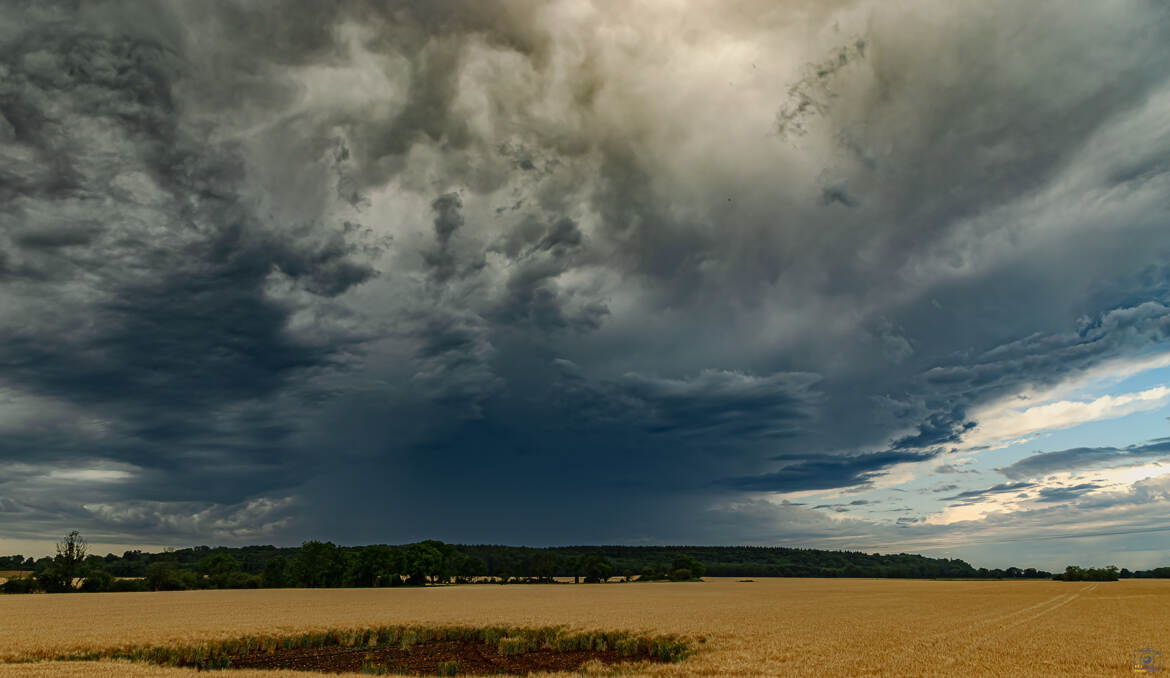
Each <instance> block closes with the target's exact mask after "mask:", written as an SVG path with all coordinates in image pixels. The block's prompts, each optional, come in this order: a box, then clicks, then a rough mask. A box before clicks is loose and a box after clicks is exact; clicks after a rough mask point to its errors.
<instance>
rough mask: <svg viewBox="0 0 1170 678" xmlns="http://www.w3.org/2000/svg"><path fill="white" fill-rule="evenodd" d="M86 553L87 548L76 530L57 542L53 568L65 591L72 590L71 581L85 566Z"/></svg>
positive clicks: (79, 574)
mask: <svg viewBox="0 0 1170 678" xmlns="http://www.w3.org/2000/svg"><path fill="white" fill-rule="evenodd" d="M88 551H89V546H88V545H87V544H86V543H85V540H84V539H82V538H81V533H80V532H78V531H77V530H73V531H72V532H70V533H69V534H67V535H65V538H64V539H62V540H61V541H59V542H57V555H56V556H55V557H54V558H53V567H54V568H55V569H56V570H57V573H58V575H59V576H60V577H61V579H62V580H63V583H64V585H65V586H64V588H65V590H69V591H72V590H73V588H74V587H73V580H74V579H76V578H77V577H79V576H81V568H82V566H83V565H84V564H85V556H86V553H87V552H88Z"/></svg>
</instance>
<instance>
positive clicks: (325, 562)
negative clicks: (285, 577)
mask: <svg viewBox="0 0 1170 678" xmlns="http://www.w3.org/2000/svg"><path fill="white" fill-rule="evenodd" d="M289 570H290V571H291V574H292V578H293V580H294V581H295V582H296V585H297V586H303V587H306V588H326V587H330V586H340V585H341V580H342V577H343V576H344V575H345V559H344V557H343V556H342V554H341V549H339V548H337V545H336V544H334V543H333V542H331V541H326V542H320V541H316V540H311V541H307V542H305V543H303V544H301V552H300V553H299V554H298V555H297V557H296V558H293V560H292V563H291V564H290V565H289Z"/></svg>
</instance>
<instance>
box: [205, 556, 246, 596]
mask: <svg viewBox="0 0 1170 678" xmlns="http://www.w3.org/2000/svg"><path fill="white" fill-rule="evenodd" d="M239 570H240V563H239V561H237V560H236V559H235V558H232V557H231V556H229V555H227V554H226V553H216V554H214V555H210V556H207V557H206V558H204V559H203V560H201V561H199V574H202V575H204V576H205V577H207V581H208V583H210V584H211V585H212V586H213V587H215V588H217V589H226V588H233V587H231V586H230V585H231V584H232V583H233V577H232V574H233V573H236V572H239Z"/></svg>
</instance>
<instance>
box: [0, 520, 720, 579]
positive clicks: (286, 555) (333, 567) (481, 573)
mask: <svg viewBox="0 0 1170 678" xmlns="http://www.w3.org/2000/svg"><path fill="white" fill-rule="evenodd" d="M505 548H507V547H505ZM480 551H482V549H480V550H478V551H473V552H470V553H468V552H465V551H463V550H460V549H459V548H457V547H455V546H453V545H451V544H445V543H443V542H441V541H436V540H426V541H422V542H418V543H414V544H406V545H402V546H389V545H384V544H376V545H371V546H363V547H343V546H338V545H336V544H334V543H332V542H321V541H315V540H314V541H307V542H304V543H303V544H301V546H300V547H299V548H277V547H274V546H249V547H241V548H228V547H219V548H211V547H208V546H198V547H194V548H189V549H167V550H165V551H163V552H162V553H143V552H141V551H126V552H125V553H123V554H122V555H121V556H116V555H114V554H107V555H106V556H104V557H102V556H98V555H94V554H90V553H88V546H87V544H86V542H85V540H84V539H82V537H81V535H80V534H78V533H77V532H76V531H74V532H72V533H70V534H69V535H68V536H66V537H65V539H63V540H62V541H61V542H60V543H59V544H58V545H57V554H56V555H55V556H46V557H44V558H41V559H39V560H34V559H32V558H24V557H23V556H20V555H17V556H4V557H0V569H7V570H24V571H27V573H28V576H18V577H14V578H11V579H9V580H8V581H6V582H5V583H4V584H0V592H4V593H32V592H37V591H44V592H48V593H63V592H70V591H83V592H104V591H177V590H188V589H209V588H212V589H244V588H286V587H300V588H339V587H393V586H426V585H434V584H445V583H457V584H465V583H472V582H484V581H491V582H496V583H549V582H553V581H555V578H556V577H572V578H573V582H574V583H581V582H584V583H604V582H607V581H609V580H611V579H613V578H615V577H618V578H621V579H623V580H625V581H633V580H634V579H635V578H636V579H637V580H639V581H653V580H671V581H691V580H696V579H699V578H701V577H702V576H703V575H704V574H705V571H706V567H705V566H704V565H703V564H702V563H701V562H699V561H697V560H695V559H694V558H692V557H690V556H688V555H686V554H685V553H677V554H674V555H673V558H671V559H670V560H669V561H668V562H664V563H655V564H650V565H647V566H645V567H643V568H641V569H640V570H639V571H638V572H637V573H633V572H631V571H628V570H627V571H624V572H619V571H618V569H617V568H616V567H615V565H614V562H613V561H612V560H611V559H610V558H609V557H607V556H606V555H605V553H604V552H603V551H601V550H600V549H593V550H586V551H585V552H582V553H579V554H568V555H566V554H558V553H554V552H552V551H551V550H548V549H530V551H531V553H528V554H525V555H526V557H519V555H518V554H516V553H511V554H510V557H504V558H501V557H500V554H499V553H487V554H486V555H487V556H488V560H485V559H484V557H483V556H482V555H480ZM489 561H490V563H491V564H490V565H489Z"/></svg>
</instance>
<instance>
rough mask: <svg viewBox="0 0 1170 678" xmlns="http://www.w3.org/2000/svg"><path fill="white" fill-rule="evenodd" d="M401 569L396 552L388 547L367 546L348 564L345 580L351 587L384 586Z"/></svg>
mask: <svg viewBox="0 0 1170 678" xmlns="http://www.w3.org/2000/svg"><path fill="white" fill-rule="evenodd" d="M401 569H402V557H401V556H400V555H399V553H398V551H396V550H395V549H392V548H390V547H389V546H367V547H365V548H364V549H362V550H361V551H360V552H359V553H358V555H357V558H355V559H354V560H353V562H352V563H351V564H350V568H349V572H347V573H346V579H347V580H348V583H349V584H350V585H352V586H386V585H388V584H389V583H390V577H392V576H398V572H399V571H400V570H401Z"/></svg>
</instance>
